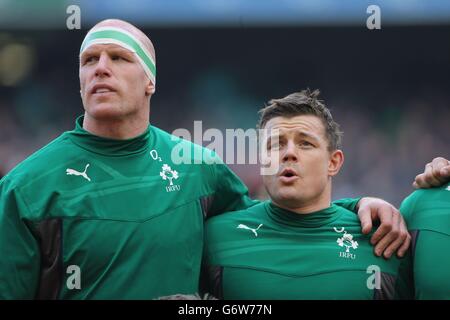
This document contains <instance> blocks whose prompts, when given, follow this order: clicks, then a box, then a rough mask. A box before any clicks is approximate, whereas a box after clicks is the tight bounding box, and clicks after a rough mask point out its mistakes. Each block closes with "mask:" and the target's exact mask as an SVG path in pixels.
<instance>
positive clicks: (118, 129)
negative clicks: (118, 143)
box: [83, 112, 149, 140]
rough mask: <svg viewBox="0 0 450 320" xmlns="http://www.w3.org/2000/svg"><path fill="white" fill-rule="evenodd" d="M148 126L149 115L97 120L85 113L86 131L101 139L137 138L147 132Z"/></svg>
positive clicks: (84, 126) (84, 124) (84, 123)
mask: <svg viewBox="0 0 450 320" xmlns="http://www.w3.org/2000/svg"><path fill="white" fill-rule="evenodd" d="M148 125H149V116H148V113H146V115H143V114H142V115H138V116H136V115H134V116H133V117H128V118H119V119H116V118H110V119H96V118H94V117H92V116H90V115H89V114H88V113H87V112H85V113H84V119H83V128H84V129H85V130H86V131H88V132H90V133H92V134H94V135H96V136H99V137H103V138H110V139H117V140H125V139H131V138H134V137H137V136H139V135H141V134H142V133H144V132H145V130H147V128H148Z"/></svg>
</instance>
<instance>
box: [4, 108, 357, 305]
mask: <svg viewBox="0 0 450 320" xmlns="http://www.w3.org/2000/svg"><path fill="white" fill-rule="evenodd" d="M82 122H83V118H82V117H80V118H78V119H77V121H76V127H75V129H74V130H73V131H70V132H65V133H63V134H62V135H61V136H60V137H58V138H57V139H56V140H54V141H53V142H51V143H50V144H48V145H47V146H45V147H44V148H42V149H41V150H39V151H37V152H36V153H35V154H33V155H32V156H30V157H29V158H28V159H26V160H25V161H23V162H22V163H21V164H20V165H18V166H17V167H16V168H15V169H14V170H12V171H11V172H10V173H9V174H8V175H7V176H5V177H4V178H3V179H2V180H1V181H0V255H1V257H2V258H1V259H0V299H33V298H41V299H58V298H60V299H152V298H157V297H160V296H166V295H172V294H177V293H180V294H192V293H195V292H197V291H198V286H199V277H200V265H201V258H202V248H203V225H204V219H205V218H206V217H210V216H214V215H216V214H219V213H222V212H226V211H233V210H240V209H245V208H247V207H249V206H251V205H254V204H255V203H256V202H255V201H252V200H251V199H249V197H248V196H247V188H246V187H245V185H244V184H243V183H242V182H241V181H240V179H239V178H238V177H237V176H236V175H235V174H234V173H233V172H232V171H231V170H230V169H229V168H228V167H227V166H226V165H225V164H223V162H220V159H218V157H217V156H216V155H215V154H214V153H212V151H210V150H208V149H205V148H202V147H200V146H197V145H195V144H192V143H190V142H188V141H185V140H181V139H179V138H177V137H174V136H172V135H170V134H168V133H166V132H164V131H162V130H160V129H158V128H156V127H154V126H149V127H148V129H147V130H146V131H145V132H144V133H143V134H142V135H140V136H138V137H135V138H133V139H128V140H114V139H106V138H101V137H98V136H95V135H92V134H90V133H88V132H87V131H85V130H84V129H83V128H82ZM173 151H175V153H176V154H182V155H183V156H184V159H187V160H192V162H193V163H198V164H189V163H187V164H186V163H184V164H183V163H181V164H179V163H178V164H177V163H174V161H172V160H171V159H173V158H172V156H171V154H172V152H173ZM213 160H215V161H217V163H215V164H210V163H211V162H213ZM187 162H191V161H187ZM356 202H357V199H355V200H348V201H343V203H342V205H345V206H347V207H352V206H354V205H355V204H356Z"/></svg>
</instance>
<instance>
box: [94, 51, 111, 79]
mask: <svg viewBox="0 0 450 320" xmlns="http://www.w3.org/2000/svg"><path fill="white" fill-rule="evenodd" d="M110 62H111V59H110V58H109V56H108V55H107V54H106V53H104V52H103V53H102V54H101V55H100V57H99V58H98V63H97V65H96V68H95V76H97V77H104V76H110V75H111V70H110Z"/></svg>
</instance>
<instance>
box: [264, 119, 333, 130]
mask: <svg viewBox="0 0 450 320" xmlns="http://www.w3.org/2000/svg"><path fill="white" fill-rule="evenodd" d="M264 128H265V129H266V130H269V131H278V132H280V133H286V132H297V131H301V132H308V131H310V132H312V133H322V132H323V131H324V126H323V123H322V120H321V119H320V118H318V117H317V116H314V115H299V116H294V117H274V118H272V119H270V120H269V121H268V122H267V124H266V125H265V127H264Z"/></svg>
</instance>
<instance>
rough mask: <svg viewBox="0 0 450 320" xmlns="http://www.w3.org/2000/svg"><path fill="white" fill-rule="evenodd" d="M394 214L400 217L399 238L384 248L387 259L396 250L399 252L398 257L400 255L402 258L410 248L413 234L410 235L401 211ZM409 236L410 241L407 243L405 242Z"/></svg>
mask: <svg viewBox="0 0 450 320" xmlns="http://www.w3.org/2000/svg"><path fill="white" fill-rule="evenodd" d="M394 214H395V215H398V217H399V219H398V221H399V223H398V229H399V234H398V237H397V239H395V240H394V241H393V242H392V243H391V244H390V245H389V246H388V247H387V248H386V250H384V257H385V258H386V259H389V258H390V257H391V256H392V255H393V254H394V252H397V256H398V257H400V258H401V257H403V256H404V255H405V253H406V250H408V247H409V243H410V242H411V236H410V235H409V233H408V230H407V228H406V223H405V220H404V219H403V217H402V216H401V214H400V213H396V212H394ZM408 238H409V241H408V242H407V244H406V245H405V242H406V241H407V239H408Z"/></svg>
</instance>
